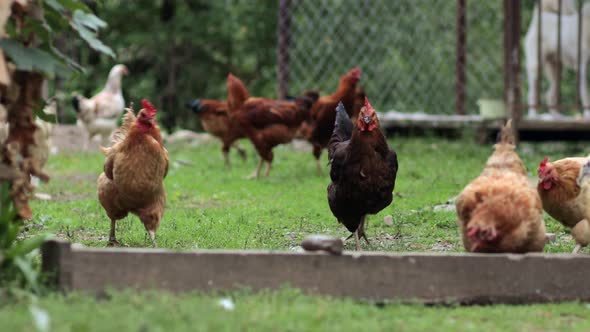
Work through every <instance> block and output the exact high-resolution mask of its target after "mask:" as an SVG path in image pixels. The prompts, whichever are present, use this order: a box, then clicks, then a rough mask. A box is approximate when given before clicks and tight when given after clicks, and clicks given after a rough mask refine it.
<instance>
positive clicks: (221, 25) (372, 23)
mask: <svg viewBox="0 0 590 332" xmlns="http://www.w3.org/2000/svg"><path fill="white" fill-rule="evenodd" d="M86 3H87V4H88V5H89V7H91V9H92V10H93V11H94V12H95V14H97V16H99V17H100V18H102V19H103V20H105V21H106V22H107V23H108V24H109V26H108V28H107V29H105V30H104V31H102V32H101V35H100V38H101V39H102V40H103V41H104V42H105V44H107V45H109V46H110V47H112V48H113V50H114V51H115V53H116V54H117V60H116V61H115V60H113V59H112V58H109V57H108V56H105V55H100V54H98V53H97V52H95V51H93V50H91V49H89V48H88V47H83V45H82V43H83V42H82V41H78V40H77V39H74V38H69V36H67V35H64V36H61V37H60V40H59V42H58V45H59V47H60V48H61V49H62V50H63V51H64V52H66V53H67V54H69V55H71V56H73V57H74V58H75V59H76V60H78V61H79V63H80V64H82V65H83V66H84V67H85V68H86V72H85V73H83V74H78V75H75V76H73V77H71V78H69V79H67V80H64V79H62V80H58V81H56V82H55V86H54V87H53V88H54V89H56V90H53V91H62V92H63V93H64V94H65V95H66V96H65V97H64V98H62V99H63V100H64V102H62V103H61V107H60V109H59V113H60V114H59V119H60V121H61V122H66V123H70V122H74V121H75V114H74V112H73V110H72V108H71V106H70V105H69V102H68V100H69V93H71V92H73V91H78V92H80V93H82V94H83V95H86V96H90V95H92V94H93V93H95V92H98V91H100V89H102V87H103V84H104V82H105V81H106V76H107V74H108V71H109V70H110V68H111V67H112V66H113V65H114V64H116V63H124V64H126V65H127V67H128V68H129V70H130V72H131V74H130V75H129V76H127V77H125V78H124V81H123V90H124V94H125V97H126V100H127V101H135V102H136V103H137V101H139V100H140V98H143V97H147V98H150V99H151V100H153V101H154V102H155V103H156V104H157V106H159V107H161V108H162V109H163V110H165V112H162V118H161V123H162V125H163V127H165V128H166V129H168V130H172V129H175V128H180V127H182V128H186V129H194V130H195V129H196V130H198V129H199V128H198V126H199V125H198V121H197V119H196V118H195V117H194V116H192V114H191V113H190V111H189V110H187V109H185V108H184V103H185V102H186V101H188V100H190V99H192V98H195V97H202V98H212V99H225V97H226V89H225V78H226V76H227V74H228V72H232V73H234V74H236V75H237V76H239V77H240V78H242V79H243V80H244V82H245V83H246V85H247V86H248V88H249V89H250V91H251V92H252V94H253V95H257V96H266V97H277V96H278V94H279V80H278V68H279V61H278V59H279V49H280V48H279V39H280V37H282V38H285V39H284V43H283V45H282V48H281V49H282V52H287V53H286V54H287V60H288V61H287V67H283V72H284V73H285V74H284V75H286V76H284V78H286V80H285V81H286V82H283V83H284V84H285V86H286V89H287V93H288V94H290V95H297V94H300V93H302V92H303V91H305V90H309V89H319V90H321V91H322V92H323V93H330V92H331V91H334V90H335V89H336V86H337V83H338V78H339V77H340V75H342V74H344V73H345V72H346V71H348V70H349V69H350V68H352V67H355V66H359V67H360V68H361V69H362V71H363V77H362V81H361V85H362V86H363V87H364V88H365V89H366V90H367V92H368V94H369V96H371V98H372V99H371V100H372V101H374V102H373V104H374V105H375V106H376V107H377V109H379V110H383V111H388V110H395V111H399V112H425V113H433V114H453V113H454V112H455V89H456V86H455V84H456V81H455V70H456V66H457V63H456V54H457V44H456V40H457V35H458V30H457V27H458V25H457V11H458V1H432V0H398V1H390V0H317V1H316V0H290V1H285V0H283V1H277V0H219V1H210V0H158V1H139V0H125V1H123V0H120V1H119V0H104V1H86ZM502 6H503V3H502V1H499V0H498V1H469V2H467V8H466V20H467V22H466V30H467V31H465V32H466V36H467V60H466V62H465V64H464V65H465V66H466V82H465V85H466V90H465V91H466V104H465V105H466V106H465V109H466V113H476V112H477V106H476V101H477V100H478V99H479V98H499V99H501V98H502V93H503V34H502V28H503V10H502ZM533 6H534V1H533V0H530V1H522V7H521V13H522V16H521V31H522V33H521V36H522V37H524V34H525V32H526V29H527V28H528V25H529V22H530V17H531V12H532V9H533ZM282 57H283V60H284V59H285V55H284V54H283V55H282ZM521 63H523V62H522V61H521ZM283 66H284V63H283ZM522 67H523V66H521V68H522ZM522 73H523V75H522V76H521V79H520V82H521V84H522V88H524V84H525V83H526V80H525V76H524V68H523V69H522ZM573 77H574V75H573V73H572V72H571V71H565V70H564V72H563V81H564V82H574V78H573ZM562 86H563V87H562V98H563V99H564V100H567V99H568V98H572V99H573V98H574V94H575V93H574V90H575V86H574V84H562ZM522 91H523V92H524V91H526V90H522Z"/></svg>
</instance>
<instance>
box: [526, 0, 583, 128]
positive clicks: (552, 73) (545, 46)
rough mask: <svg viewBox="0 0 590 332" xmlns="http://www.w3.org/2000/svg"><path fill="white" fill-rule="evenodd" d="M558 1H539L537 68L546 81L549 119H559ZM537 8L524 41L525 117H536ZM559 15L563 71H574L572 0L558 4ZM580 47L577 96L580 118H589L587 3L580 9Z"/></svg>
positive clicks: (575, 28)
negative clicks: (578, 94) (559, 8)
mask: <svg viewBox="0 0 590 332" xmlns="http://www.w3.org/2000/svg"><path fill="white" fill-rule="evenodd" d="M557 8H558V0H542V2H541V9H542V10H541V20H542V22H541V62H542V63H541V65H542V67H543V70H544V71H545V76H546V77H547V79H548V80H549V89H548V91H547V94H546V96H545V98H546V102H547V105H548V106H549V109H550V112H551V114H552V115H554V116H556V117H559V116H561V115H560V113H559V112H558V111H557V107H556V106H557V105H556V104H557V89H558V86H557V75H558V71H557V69H558V68H557V67H558V65H557V64H558V62H557V21H558V18H559V17H558V14H557ZM538 10H539V8H538V6H537V5H535V10H534V11H533V18H532V20H531V23H530V25H529V29H528V31H527V34H526V36H525V40H524V50H525V56H526V70H527V79H528V105H529V110H528V115H529V116H530V117H533V116H536V115H537V107H538V105H535V103H536V100H537V96H538V94H539V91H537V84H536V81H537V77H538V76H537V75H538V67H539V62H538V58H537V49H538V44H537V42H538V36H539V28H538V26H539V22H538ZM561 10H562V15H561V61H562V64H563V66H564V67H565V68H570V69H572V70H577V62H578V12H577V6H576V1H575V0H562V9H561ZM581 41H582V47H581V61H580V69H579V70H580V77H581V79H580V86H579V89H580V96H581V98H582V105H583V107H584V117H586V118H588V117H590V96H589V95H588V88H587V80H586V69H587V65H588V58H589V57H590V3H585V4H584V5H583V7H582V38H581Z"/></svg>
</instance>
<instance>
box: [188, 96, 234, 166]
mask: <svg viewBox="0 0 590 332" xmlns="http://www.w3.org/2000/svg"><path fill="white" fill-rule="evenodd" d="M186 106H187V107H188V108H190V109H191V110H192V111H193V112H194V113H195V114H197V116H198V117H199V119H200V120H201V125H202V126H203V129H204V130H205V131H206V132H208V133H209V134H211V135H213V136H215V137H217V138H219V139H220V140H221V141H222V142H223V138H224V137H225V136H227V132H228V130H230V124H229V114H228V104H227V102H224V101H219V100H211V99H194V100H192V101H190V102H188V103H187V104H186ZM232 146H233V147H234V148H235V149H236V150H237V151H238V153H239V154H240V157H242V159H243V160H246V151H245V150H244V149H242V148H241V147H240V146H239V144H238V142H235V143H233V145H232ZM222 152H223V159H224V161H225V165H226V166H230V160H229V153H228V151H222Z"/></svg>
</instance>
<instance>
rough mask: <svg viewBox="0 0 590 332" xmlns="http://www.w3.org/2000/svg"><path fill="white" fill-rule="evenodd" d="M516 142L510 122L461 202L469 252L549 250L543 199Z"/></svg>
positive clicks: (458, 205)
mask: <svg viewBox="0 0 590 332" xmlns="http://www.w3.org/2000/svg"><path fill="white" fill-rule="evenodd" d="M513 142H514V138H513V134H512V126H511V121H510V120H509V121H508V123H507V124H506V126H504V128H503V129H502V131H501V138H500V141H499V142H498V144H496V145H495V147H494V149H495V151H494V153H493V154H492V155H491V156H490V158H489V159H488V161H487V163H486V165H485V167H484V169H483V172H482V173H481V174H480V176H479V177H477V178H476V179H475V180H473V181H472V182H471V183H470V184H468V185H467V186H466V187H465V189H463V191H462V192H461V194H459V197H458V198H457V202H456V209H457V215H458V217H459V219H458V222H457V223H458V224H459V227H460V229H461V235H462V238H463V246H464V247H465V250H467V251H469V252H487V253H494V252H496V253H497V252H512V253H526V252H535V251H543V247H544V246H545V242H546V237H545V224H544V223H543V208H542V206H541V199H540V198H539V194H537V192H536V191H535V190H534V188H531V187H530V186H529V184H528V180H527V173H526V169H525V167H524V165H523V163H522V161H521V160H520V158H519V157H518V154H517V153H516V152H515V151H514V149H515V146H514V144H513Z"/></svg>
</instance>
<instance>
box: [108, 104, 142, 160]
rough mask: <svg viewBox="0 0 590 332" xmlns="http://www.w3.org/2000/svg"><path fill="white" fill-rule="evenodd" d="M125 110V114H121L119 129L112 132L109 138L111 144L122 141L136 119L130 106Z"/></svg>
mask: <svg viewBox="0 0 590 332" xmlns="http://www.w3.org/2000/svg"><path fill="white" fill-rule="evenodd" d="M125 110H126V111H127V112H126V113H125V116H123V124H122V125H121V127H120V128H119V129H117V131H115V132H114V133H113V137H112V139H111V144H112V145H115V144H117V143H120V142H123V140H124V139H125V137H127V134H128V133H129V130H130V129H131V126H133V124H134V123H135V120H136V119H137V118H136V117H135V114H134V113H133V110H132V109H131V108H126V109H125ZM101 150H102V148H101ZM103 152H104V150H103Z"/></svg>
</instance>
